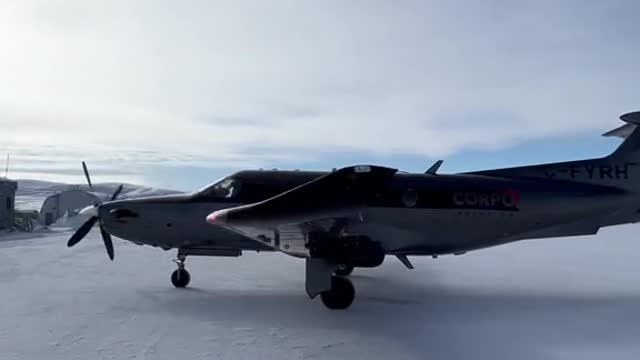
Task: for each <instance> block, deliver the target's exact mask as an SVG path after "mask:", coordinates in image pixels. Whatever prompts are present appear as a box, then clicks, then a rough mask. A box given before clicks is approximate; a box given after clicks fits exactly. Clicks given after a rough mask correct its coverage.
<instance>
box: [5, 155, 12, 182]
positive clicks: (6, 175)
mask: <svg viewBox="0 0 640 360" xmlns="http://www.w3.org/2000/svg"><path fill="white" fill-rule="evenodd" d="M10 155H11V154H10V153H7V166H6V167H5V168H4V177H5V178H8V177H9V157H10Z"/></svg>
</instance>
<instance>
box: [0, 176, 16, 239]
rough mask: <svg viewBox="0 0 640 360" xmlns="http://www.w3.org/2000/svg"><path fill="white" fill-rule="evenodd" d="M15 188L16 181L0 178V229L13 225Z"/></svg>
mask: <svg viewBox="0 0 640 360" xmlns="http://www.w3.org/2000/svg"><path fill="white" fill-rule="evenodd" d="M17 189H18V183H17V182H16V181H13V180H9V179H7V178H0V229H6V228H10V227H12V226H13V222H14V218H15V200H16V190H17Z"/></svg>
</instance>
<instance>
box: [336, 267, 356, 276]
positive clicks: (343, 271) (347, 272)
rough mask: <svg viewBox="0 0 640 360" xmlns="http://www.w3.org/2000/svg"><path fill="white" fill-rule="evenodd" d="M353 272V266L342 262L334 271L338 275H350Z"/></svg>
mask: <svg viewBox="0 0 640 360" xmlns="http://www.w3.org/2000/svg"><path fill="white" fill-rule="evenodd" d="M352 272H353V266H351V265H345V264H340V265H338V266H337V267H336V271H334V272H333V273H334V274H336V275H338V276H349V275H351V273H352Z"/></svg>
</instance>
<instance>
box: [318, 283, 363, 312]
mask: <svg viewBox="0 0 640 360" xmlns="http://www.w3.org/2000/svg"><path fill="white" fill-rule="evenodd" d="M355 297H356V290H355V289H354V288H353V284H352V283H351V280H349V279H346V278H343V277H340V276H335V275H334V276H332V277H331V289H329V290H327V291H323V292H322V293H320V298H321V299H322V303H323V304H324V306H326V307H328V308H329V309H332V310H344V309H346V308H348V307H349V306H351V304H352V303H353V299H354V298H355Z"/></svg>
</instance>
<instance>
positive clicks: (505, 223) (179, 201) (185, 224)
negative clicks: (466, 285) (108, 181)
mask: <svg viewBox="0 0 640 360" xmlns="http://www.w3.org/2000/svg"><path fill="white" fill-rule="evenodd" d="M620 118H621V120H623V121H625V122H626V123H627V124H625V125H623V126H621V127H619V128H617V129H615V130H612V131H610V132H608V133H606V134H604V135H605V136H619V137H622V138H624V139H625V140H624V141H623V143H622V144H621V145H620V146H619V147H618V148H617V149H616V150H615V151H614V152H613V153H612V154H610V155H608V156H606V157H602V158H596V159H589V160H581V161H569V162H559V163H551V164H543V165H534V166H523V167H514V168H506V169H496V170H487V171H479V172H470V173H462V174H447V175H445V174H438V173H437V170H438V168H439V166H440V164H441V163H442V162H441V161H438V162H437V163H436V164H434V165H433V166H432V167H431V168H430V169H429V170H427V171H426V172H425V173H423V174H410V173H402V172H399V171H398V170H396V169H391V168H386V167H380V166H371V165H359V166H351V167H347V168H343V169H340V170H334V171H332V172H309V171H263V170H258V171H240V172H238V173H236V174H233V175H231V176H229V177H227V178H224V179H222V180H221V181H219V182H216V183H214V184H213V185H211V186H209V187H207V188H205V189H203V190H200V191H197V192H195V193H192V194H187V195H172V196H159V197H151V198H144V199H134V200H121V201H116V198H117V196H118V194H119V193H120V190H121V187H120V188H118V189H117V190H116V192H115V193H114V195H113V196H112V198H111V200H112V201H108V202H104V203H102V204H97V205H95V206H93V207H90V208H87V209H85V210H83V213H84V214H88V215H90V216H91V217H90V218H89V220H88V221H87V223H85V224H84V225H83V226H82V227H80V228H79V229H78V230H77V232H76V233H75V234H74V235H73V236H72V237H71V239H70V240H69V243H68V245H69V246H73V245H74V244H76V243H77V242H78V241H80V240H81V239H82V238H83V237H84V236H85V235H86V234H87V233H88V232H89V231H90V229H91V228H92V227H93V225H94V224H95V223H96V222H97V223H99V225H100V231H101V234H102V238H103V240H104V242H105V246H106V248H107V252H108V254H109V257H110V258H111V259H113V245H112V243H111V236H110V234H112V235H115V236H117V237H119V238H122V239H125V240H129V241H132V242H134V243H136V244H140V245H152V246H158V247H161V248H163V249H166V250H168V249H171V248H177V249H178V258H177V260H176V263H177V264H178V269H177V270H176V271H175V272H174V273H173V274H172V277H171V279H172V282H173V284H174V285H175V286H176V287H184V286H186V285H187V284H188V283H189V281H190V275H189V273H188V272H187V270H186V269H185V260H186V257H187V256H188V255H204V256H239V255H240V254H241V253H242V251H280V252H283V253H285V254H287V255H291V256H295V257H298V258H302V259H305V261H306V291H307V294H308V295H309V296H310V297H311V298H314V297H316V296H317V295H320V297H321V299H322V302H323V303H324V304H325V306H327V307H328V308H331V309H345V308H347V307H349V306H350V305H351V304H352V302H353V300H354V297H355V290H354V287H353V285H352V283H351V281H350V280H349V279H347V278H346V276H347V275H348V274H349V273H350V272H351V270H352V269H353V267H376V266H379V265H380V264H382V262H383V260H384V258H385V256H387V255H393V256H396V257H397V258H398V259H399V260H400V261H401V262H402V263H403V264H404V265H405V266H406V267H407V268H409V269H412V268H413V266H412V264H411V262H410V261H409V259H408V258H407V256H414V255H429V256H433V257H436V256H438V255H442V254H463V253H465V252H467V251H471V250H477V249H481V248H487V247H491V246H496V245H500V244H505V243H509V242H514V241H518V240H524V239H537V238H550V237H562V236H577V235H590V234H595V233H596V232H597V231H598V230H599V229H600V228H601V227H603V226H610V225H617V224H624V223H633V222H637V221H639V220H640V130H638V126H639V125H640V112H636V113H629V114H625V115H622V116H621V117H620ZM85 175H86V176H87V180H88V181H89V182H90V179H89V176H88V172H87V171H86V167H85ZM205 218H206V222H205ZM207 222H208V223H209V224H207Z"/></svg>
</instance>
